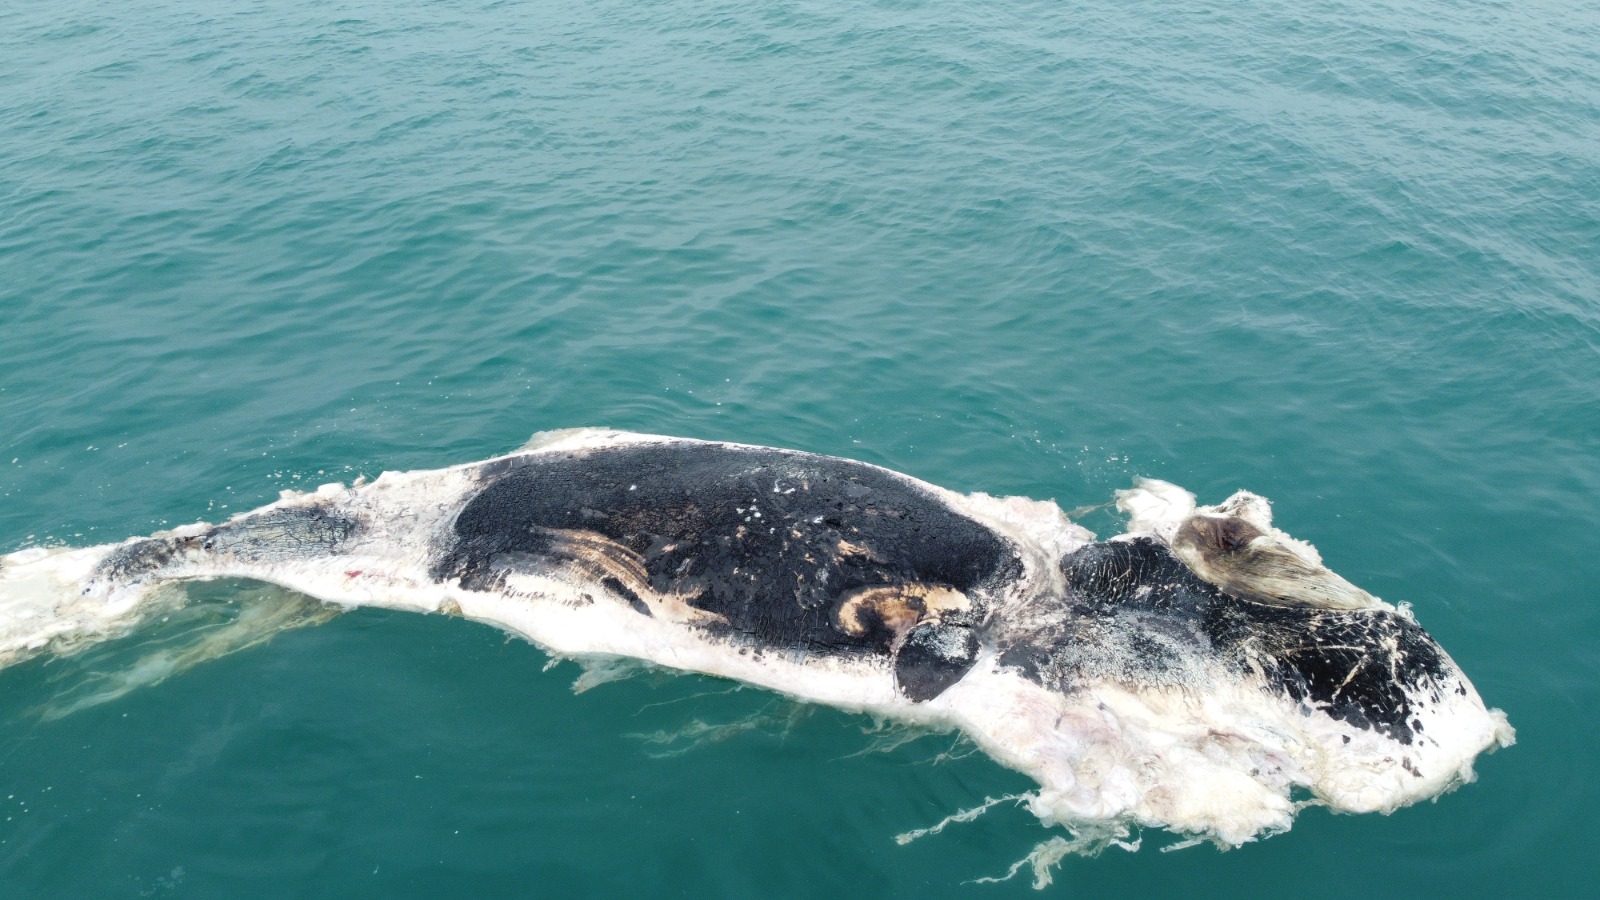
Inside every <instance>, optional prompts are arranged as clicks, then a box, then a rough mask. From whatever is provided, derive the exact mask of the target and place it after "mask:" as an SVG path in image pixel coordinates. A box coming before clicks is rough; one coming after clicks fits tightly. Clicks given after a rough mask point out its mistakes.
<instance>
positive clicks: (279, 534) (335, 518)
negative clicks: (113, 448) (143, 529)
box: [96, 506, 361, 582]
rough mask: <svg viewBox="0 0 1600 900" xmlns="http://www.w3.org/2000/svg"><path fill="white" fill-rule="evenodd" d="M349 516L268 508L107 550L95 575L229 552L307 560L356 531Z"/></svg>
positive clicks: (129, 574) (133, 576)
mask: <svg viewBox="0 0 1600 900" xmlns="http://www.w3.org/2000/svg"><path fill="white" fill-rule="evenodd" d="M360 527H361V525H360V523H359V522H358V521H356V520H355V519H353V518H350V517H348V516H345V515H343V514H340V513H337V512H333V511H330V510H327V509H323V508H321V507H314V506H313V507H291V508H287V509H270V510H267V511H265V512H261V513H257V514H255V515H250V516H245V517H243V518H239V519H234V520H232V521H229V522H224V523H222V524H221V525H217V526H215V527H213V528H211V529H209V530H207V531H204V532H201V533H200V534H197V535H190V536H187V537H176V538H163V537H154V538H145V539H144V540H140V541H135V542H133V543H131V544H128V545H127V546H125V547H120V548H118V549H117V550H114V551H112V552H111V554H110V555H109V556H107V557H106V558H105V559H104V560H102V561H101V563H100V565H99V567H98V568H97V569H96V577H98V578H105V579H109V580H112V581H117V582H128V581H134V580H137V579H138V578H141V577H144V576H147V575H152V574H158V573H160V572H161V571H162V570H163V569H165V568H167V567H168V566H169V565H171V564H172V563H173V561H174V560H177V559H181V558H183V557H185V556H191V555H192V556H231V557H233V558H236V559H242V560H247V561H250V562H277V561H280V560H285V559H295V558H308V557H311V556H318V555H325V554H328V553H334V552H337V551H338V550H339V548H340V547H341V545H343V544H344V542H345V541H347V540H349V539H350V538H351V537H352V536H354V535H355V534H356V532H357V531H359V530H360Z"/></svg>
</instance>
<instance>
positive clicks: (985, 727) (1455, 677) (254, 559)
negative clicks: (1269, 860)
mask: <svg viewBox="0 0 1600 900" xmlns="http://www.w3.org/2000/svg"><path fill="white" fill-rule="evenodd" d="M1117 503H1118V506H1119V508H1121V509H1122V510H1123V511H1124V512H1126V513H1128V514H1129V517H1130V530H1129V533H1128V534H1124V535H1119V536H1117V537H1113V538H1111V539H1109V540H1104V541H1096V540H1094V538H1093V535H1091V534H1089V533H1088V532H1087V531H1085V530H1084V529H1082V528H1081V527H1079V526H1077V525H1074V524H1072V523H1071V522H1069V521H1068V520H1067V518H1066V516H1065V515H1064V514H1063V513H1062V512H1061V510H1060V508H1059V507H1057V506H1056V505H1055V504H1054V503H1050V502H1040V501H1034V500H1027V499H1025V498H995V497H990V496H988V495H985V494H971V495H960V494H955V493H952V492H950V491H946V490H944V489H942V488H939V487H936V486H934V485H930V484H927V483H925V482H921V481H918V480H916V479H914V478H910V477H908V476H905V475H901V474H899V473H895V472H891V471H888V470H886V469H882V468H879V467H876V466H870V465H867V464H864V463H859V462H852V461H849V460H842V459H836V458H832V457H825V456H818V455H815V454H807V453H799V452H795V451H788V450H776V449H771V448H762V447H748V446H743V445H737V444H725V443H714V442H703V441H692V440H683V439H678V438H664V437H654V436H648V435H631V434H625V433H620V432H613V431H605V430H601V429H580V430H572V431H566V432H559V433H550V434H547V435H543V436H538V437H536V438H535V440H534V441H532V442H530V444H529V445H528V446H527V447H525V448H523V449H521V450H519V451H517V452H514V453H511V454H508V455H506V456H502V457H498V458H495V459H491V460H488V461H485V462H480V463H470V464H466V465H461V466H455V467H452V468H448V469H439V470H434V471H420V472H405V473H396V472H390V473H385V474H384V475H383V476H382V477H380V478H378V479H377V480H375V481H373V482H371V483H370V484H363V483H358V484H356V485H352V486H350V487H345V486H342V485H325V486H323V487H322V488H319V489H318V490H317V491H315V492H312V493H308V494H293V493H286V494H285V495H284V497H283V498H282V499H281V500H280V501H278V502H277V503H274V504H271V505H269V506H267V507H263V508H262V509H259V510H256V511H253V512H250V513H245V514H242V515H240V516H236V517H234V518H233V519H231V520H229V521H227V522H223V523H221V524H218V525H207V524H203V523H200V524H196V525H190V526H184V527H183V528H179V529H174V530H172V531H170V532H163V533H160V534H156V535H152V536H150V537H148V538H140V539H133V540H130V541H127V542H125V543H122V544H117V545H107V546H102V547H91V548H84V549H81V550H70V551H68V550H56V551H45V550H26V551H21V552H19V553H14V554H11V555H9V556H4V557H0V665H3V664H6V663H8V662H14V661H16V660H19V659H23V658H26V657H28V656H31V655H36V654H39V653H43V652H50V651H51V649H52V648H66V647H69V646H73V645H74V643H75V642H76V643H78V644H81V643H82V642H85V641H91V640H97V639H102V638H104V637H106V636H110V635H112V634H115V633H121V632H125V631H126V630H127V629H129V628H132V627H134V625H136V624H137V622H138V621H139V618H140V617H141V616H142V615H145V614H147V613H148V611H149V610H150V609H152V608H153V607H152V603H153V602H154V601H153V600H152V598H153V597H155V596H156V595H157V594H158V593H159V589H160V588H161V587H162V586H163V585H170V584H172V583H175V582H180V581H183V580H187V579H207V578H218V577H243V578H252V579H257V580H261V581H266V582H271V583H274V584H278V585H282V586H284V587H287V588H290V589H292V590H295V591H300V592H302V593H305V594H308V595H310V596H313V597H316V598H319V599H322V600H325V601H328V602H330V603H335V604H340V605H343V606H380V607H387V608H393V609H406V610H416V611H423V612H441V613H446V614H449V615H458V616H463V617H466V618H471V619H475V620H479V621H484V622H489V623H492V624H494V625H497V626H499V627H501V628H504V629H506V630H507V631H509V632H512V633H514V634H519V635H522V636H524V637H527V638H528V639H530V640H532V641H534V642H535V643H537V644H539V645H541V646H543V647H544V648H546V649H547V650H549V651H550V652H551V653H553V654H558V655H562V656H571V657H576V658H580V659H584V660H588V661H590V663H591V664H592V665H593V667H594V668H595V670H596V671H601V670H607V671H609V670H610V669H608V668H607V664H606V663H605V662H604V661H605V660H636V661H639V662H642V663H649V664H654V665H659V666H665V667H670V668H675V669H681V670H685V671H693V672H703V673H708V674H713V675H720V676H723V677H727V678H731V679H736V680H739V681H742V682H747V683H750V684H755V685H760V686H763V687H766V688H770V689H772V690H775V691H778V692H781V693H784V694H787V695H790V696H792V697H796V698H799V699H802V700H808V701H813V702H818V703H826V704H831V705H834V706H837V707H841V708H844V709H850V710H860V711H864V712H869V713H871V714H873V715H876V716H879V717H881V718H884V719H890V720H896V721H901V722H906V723H909V724H912V725H915V726H918V727H931V728H953V729H960V730H961V731H962V732H964V733H965V734H966V735H967V736H969V737H970V738H971V739H972V740H973V742H974V743H975V744H976V745H977V746H978V747H979V748H981V749H982V750H983V751H984V752H986V753H988V754H989V755H990V756H991V757H993V758H994V759H996V760H997V761H999V762H1000V763H1002V764H1004V765H1007V766H1010V767H1012V768H1015V769H1017V770H1019V771H1021V772H1023V773H1026V774H1027V775H1028V776H1030V777H1031V778H1033V779H1034V780H1035V781H1036V782H1037V783H1038V785H1039V787H1038V790H1037V791H1036V792H1035V793H1032V794H1030V795H1028V797H1027V805H1028V808H1029V809H1031V810H1033V811H1034V812H1035V813H1036V814H1037V815H1039V816H1040V818H1041V819H1042V820H1044V821H1045V822H1047V823H1060V824H1065V825H1067V826H1069V827H1070V828H1072V829H1073V830H1074V833H1075V834H1082V835H1094V836H1096V837H1095V839H1094V840H1093V841H1086V842H1084V843H1083V846H1085V847H1087V846H1091V845H1094V846H1105V845H1107V844H1108V843H1115V842H1116V841H1118V840H1120V839H1121V838H1123V837H1126V836H1127V835H1128V833H1129V829H1130V828H1133V827H1140V826H1144V827H1149V826H1160V827H1166V828H1169V829H1171V830H1173V831H1175V832H1178V833H1181V834H1184V835H1189V836H1194V837H1199V838H1205V839H1209V840H1213V841H1216V842H1218V843H1221V844H1238V843H1242V842H1244V841H1248V840H1253V839H1255V838H1256V837H1258V836H1261V835H1265V834H1271V833H1275V832H1277V831H1282V830H1284V829H1286V828H1288V827H1289V826H1290V824H1291V823H1292V821H1293V817H1294V814H1295V812H1296V811H1297V810H1298V809H1299V808H1300V804H1299V803H1297V802H1296V801H1295V800H1294V799H1293V797H1294V792H1296V791H1302V790H1303V791H1309V792H1310V793H1311V794H1312V795H1313V796H1314V797H1316V798H1317V800H1318V802H1321V803H1323V804H1326V805H1328V806H1330V807H1332V808H1334V809H1337V810H1343V811H1350V812H1360V811H1374V810H1376V811H1388V810H1392V809H1394V808H1396V807H1398V806H1401V805H1404V804H1407V803H1412V802H1415V801H1417V800H1419V799H1424V798H1427V797H1432V796H1435V795H1437V794H1439V793H1441V792H1443V791H1446V790H1449V789H1450V788H1452V787H1455V786H1457V785H1459V784H1462V783H1465V782H1467V781H1470V780H1471V779H1472V777H1473V770H1472V763H1473V760H1474V758H1475V757H1476V756H1477V754H1479V753H1480V752H1482V751H1484V750H1489V749H1494V748H1495V747H1499V746H1507V745H1509V744H1510V743H1511V742H1512V740H1513V732H1512V731H1511V729H1510V726H1509V725H1507V724H1506V721H1505V717H1504V715H1503V714H1502V713H1500V712H1499V711H1498V710H1492V709H1488V708H1486V707H1485V706H1484V704H1483V702H1482V701H1481V700H1480V699H1479V697H1478V695H1477V692H1476V691H1475V690H1474V689H1473V688H1472V685H1471V684H1470V682H1468V681H1467V679H1466V677H1465V675H1464V674H1462V672H1461V670H1460V668H1459V667H1457V666H1456V664H1455V662H1454V661H1453V660H1451V659H1450V657H1449V656H1448V655H1447V654H1446V653H1445V652H1444V650H1443V649H1442V648H1440V647H1439V645H1438V644H1437V643H1436V642H1434V640H1433V639H1432V637H1430V636H1429V635H1428V634H1427V632H1426V631H1424V630H1423V629H1422V628H1421V627H1420V626H1419V625H1418V624H1417V623H1416V621H1415V620H1414V619H1413V618H1412V617H1411V616H1410V614H1409V612H1408V611H1406V609H1405V608H1404V607H1402V608H1400V609H1396V608H1394V607H1392V606H1390V605H1389V604H1387V603H1384V602H1382V601H1381V600H1378V599H1377V598H1374V597H1372V596H1371V595H1369V594H1367V593H1366V592H1364V591H1362V590H1360V589H1359V588H1356V587H1355V586H1354V585H1352V584H1350V583H1349V582H1348V581H1345V580H1344V579H1343V578H1341V577H1340V576H1338V575H1336V574H1335V573H1333V572H1332V571H1330V570H1329V569H1328V568H1327V567H1326V566H1325V565H1324V564H1323V563H1322V560H1321V559H1320V557H1319V556H1318V555H1317V553H1316V551H1315V549H1314V548H1312V547H1311V546H1310V545H1309V544H1305V543H1304V542H1301V541H1297V540H1295V539H1294V538H1292V537H1290V536H1289V535H1287V534H1286V533H1284V532H1283V531H1281V530H1279V529H1277V528H1276V527H1275V526H1273V524H1272V520H1271V508H1270V506H1269V505H1268V504H1267V502H1266V501H1265V500H1264V499H1263V498H1261V497H1258V496H1256V495H1254V494H1250V493H1248V492H1243V491H1241V492H1239V493H1237V494H1235V495H1234V496H1233V497H1230V498H1228V499H1227V500H1226V501H1224V502H1223V503H1222V504H1219V505H1217V506H1198V505H1196V503H1195V500H1194V497H1193V495H1190V494H1189V493H1188V492H1186V491H1183V490H1182V489H1181V488H1177V487H1175V486H1173V485H1169V484H1165V483H1163V482H1155V481H1144V482H1140V483H1139V484H1137V485H1136V486H1135V487H1134V488H1133V489H1132V490H1130V491H1125V492H1120V493H1119V496H1118V500H1117ZM613 668H614V667H613Z"/></svg>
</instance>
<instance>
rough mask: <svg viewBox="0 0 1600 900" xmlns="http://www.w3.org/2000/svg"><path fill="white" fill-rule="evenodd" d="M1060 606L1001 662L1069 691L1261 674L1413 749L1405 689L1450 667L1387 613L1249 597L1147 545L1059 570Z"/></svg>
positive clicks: (1079, 554) (1432, 681)
mask: <svg viewBox="0 0 1600 900" xmlns="http://www.w3.org/2000/svg"><path fill="white" fill-rule="evenodd" d="M1061 570H1062V574H1063V576H1064V577H1065V581H1066V596H1065V598H1063V599H1062V600H1061V603H1062V604H1063V609H1062V611H1061V614H1060V615H1059V616H1057V617H1055V619H1054V621H1053V623H1052V625H1051V626H1050V627H1048V628H1045V629H1042V630H1041V631H1040V632H1039V633H1038V634H1036V635H1033V636H1031V637H1030V638H1028V639H1025V640H1020V641H1018V642H1017V643H1016V644H1015V645H1014V646H1012V647H1011V648H1009V649H1007V650H1006V651H1005V652H1004V653H1003V654H1002V656H1001V661H1002V663H1004V664H1008V665H1012V666H1016V667H1018V668H1019V669H1021V670H1022V671H1023V672H1024V673H1026V674H1027V675H1029V677H1031V678H1034V679H1035V680H1037V681H1039V682H1040V683H1041V684H1045V685H1047V686H1049V687H1052V688H1054V689H1057V690H1063V691H1067V690H1072V689H1073V687H1074V685H1076V684H1078V683H1081V682H1082V681H1084V680H1085V679H1087V678H1089V677H1112V678H1117V679H1120V680H1124V681H1127V682H1130V683H1133V684H1137V685H1172V686H1177V687H1181V686H1183V685H1182V679H1183V678H1185V677H1187V675H1186V674H1185V673H1186V672H1187V671H1189V669H1186V664H1198V666H1197V667H1198V668H1204V667H1206V666H1209V665H1210V664H1212V663H1213V662H1214V661H1220V662H1221V663H1222V664H1223V665H1224V666H1225V667H1226V668H1227V669H1228V670H1230V671H1232V672H1233V673H1234V674H1235V675H1238V676H1244V675H1247V674H1248V673H1250V672H1251V671H1252V670H1259V671H1260V672H1261V673H1262V675H1263V676H1264V677H1265V678H1266V681H1267V684H1268V686H1269V687H1270V688H1272V689H1274V690H1276V691H1279V692H1280V693H1282V694H1283V695H1285V696H1287V697H1289V698H1291V699H1293V700H1295V701H1298V702H1302V703H1305V704H1307V705H1309V706H1315V707H1318V708H1321V709H1324V710H1326V711H1327V712H1328V714H1329V715H1331V716H1333V717H1334V718H1336V719H1339V720H1341V721H1344V722H1348V723H1350V724H1352V725H1355V726H1358V727H1361V728H1366V729H1371V730H1376V731H1378V732H1381V733H1382V734H1385V735H1387V736H1389V737H1391V738H1393V739H1395V740H1398V741H1400V742H1402V743H1410V742H1411V741H1412V740H1413V738H1414V736H1415V732H1417V731H1418V730H1420V727H1421V723H1420V722H1419V721H1418V720H1417V719H1416V717H1415V715H1414V713H1415V710H1413V708H1412V705H1411V701H1410V699H1409V697H1408V691H1410V692H1416V693H1419V694H1421V695H1424V696H1426V695H1429V694H1432V693H1436V692H1437V691H1438V690H1439V684H1440V682H1441V680H1442V679H1443V677H1444V676H1445V674H1446V672H1447V669H1448V666H1447V664H1446V663H1445V659H1444V656H1443V652H1442V651H1441V650H1440V649H1439V645H1438V644H1436V643H1435V642H1434V640H1433V638H1432V637H1430V636H1429V635H1428V633H1427V632H1425V631H1423V630H1422V628H1421V627H1420V626H1418V625H1417V624H1416V623H1414V622H1412V621H1411V620H1410V619H1408V618H1406V617H1404V616H1400V615H1397V614H1395V613H1393V612H1390V611H1389V610H1386V609H1370V610H1326V609H1309V608H1300V607H1286V606H1276V605H1270V604H1265V603H1258V602H1254V601H1251V600H1246V599H1241V598H1239V597H1235V596H1233V595H1231V594H1228V593H1227V592H1225V591H1222V590H1220V589H1218V588H1216V587H1215V586H1213V585H1211V584H1209V583H1207V582H1205V581H1202V580H1201V579H1200V578H1199V577H1197V576H1196V575H1195V574H1194V573H1193V572H1191V571H1190V570H1189V568H1188V567H1187V566H1185V565H1184V564H1183V562H1182V561H1181V560H1179V559H1178V558H1177V557H1176V556H1174V555H1173V554H1172V552H1171V551H1170V550H1169V549H1168V548H1167V547H1166V546H1165V545H1163V544H1161V543H1160V542H1158V541H1156V540H1153V539H1150V538H1144V537H1141V538H1134V539H1131V540H1116V541H1106V542H1101V543H1095V544H1089V545H1087V546H1085V547H1083V548H1082V549H1080V550H1078V551H1076V552H1075V553H1072V554H1070V555H1069V556H1067V557H1066V558H1065V559H1064V560H1062V565H1061Z"/></svg>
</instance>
